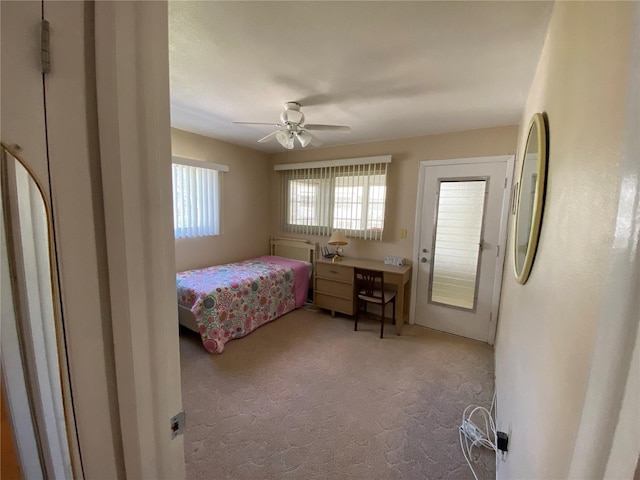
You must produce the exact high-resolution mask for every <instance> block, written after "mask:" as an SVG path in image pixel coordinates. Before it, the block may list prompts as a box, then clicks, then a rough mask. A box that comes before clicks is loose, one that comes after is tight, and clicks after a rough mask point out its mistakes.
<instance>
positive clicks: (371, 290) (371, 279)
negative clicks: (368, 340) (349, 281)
mask: <svg viewBox="0 0 640 480" xmlns="http://www.w3.org/2000/svg"><path fill="white" fill-rule="evenodd" d="M353 271H354V275H355V282H354V283H355V286H356V295H357V304H356V324H355V327H354V330H355V331H358V317H359V316H360V306H361V305H364V313H367V304H368V303H375V304H376V305H380V310H381V313H380V338H382V337H383V336H384V311H385V307H386V306H387V303H389V302H391V303H393V324H394V325H395V323H396V292H390V291H386V290H385V289H384V274H383V272H381V271H379V270H368V269H366V268H354V269H353Z"/></svg>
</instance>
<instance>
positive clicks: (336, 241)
mask: <svg viewBox="0 0 640 480" xmlns="http://www.w3.org/2000/svg"><path fill="white" fill-rule="evenodd" d="M328 243H329V245H348V244H349V240H347V237H345V236H344V233H342V232H341V231H340V230H334V232H333V234H332V235H331V238H330V239H329V242H328Z"/></svg>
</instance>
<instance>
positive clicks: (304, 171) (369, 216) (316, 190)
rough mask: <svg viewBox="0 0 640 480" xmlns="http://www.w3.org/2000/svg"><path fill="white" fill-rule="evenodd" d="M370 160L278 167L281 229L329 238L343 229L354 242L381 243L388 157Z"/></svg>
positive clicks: (389, 159)
mask: <svg viewBox="0 0 640 480" xmlns="http://www.w3.org/2000/svg"><path fill="white" fill-rule="evenodd" d="M374 159H375V160H377V161H373V162H371V161H368V162H367V161H362V160H361V159H354V161H344V160H343V161H336V162H335V163H334V162H318V163H309V164H295V166H294V168H289V169H285V168H283V167H286V165H278V166H276V169H277V170H281V174H282V178H281V186H282V192H281V218H282V219H283V229H284V230H285V231H289V232H295V233H301V234H314V235H327V236H328V235H331V233H332V232H333V231H334V230H342V231H343V232H344V233H345V235H347V236H349V237H352V238H361V239H365V240H378V241H379V240H382V233H383V230H384V214H385V200H386V191H387V164H388V163H389V162H390V161H391V158H390V157H374ZM278 167H280V168H278Z"/></svg>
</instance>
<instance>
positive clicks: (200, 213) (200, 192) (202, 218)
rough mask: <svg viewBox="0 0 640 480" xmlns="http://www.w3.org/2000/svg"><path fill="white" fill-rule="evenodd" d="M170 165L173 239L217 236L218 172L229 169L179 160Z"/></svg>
mask: <svg viewBox="0 0 640 480" xmlns="http://www.w3.org/2000/svg"><path fill="white" fill-rule="evenodd" d="M172 162H173V163H172V178H173V229H174V234H175V238H190V237H203V236H208V235H219V234H220V187H221V172H228V171H229V167H228V166H226V165H219V164H215V163H208V162H203V161H199V160H191V159H188V158H180V157H173V159H172Z"/></svg>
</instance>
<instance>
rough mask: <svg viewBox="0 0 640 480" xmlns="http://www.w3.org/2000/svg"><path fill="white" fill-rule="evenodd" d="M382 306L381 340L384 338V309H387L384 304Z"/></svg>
mask: <svg viewBox="0 0 640 480" xmlns="http://www.w3.org/2000/svg"><path fill="white" fill-rule="evenodd" d="M380 306H381V307H382V313H381V314H380V338H382V337H384V307H386V305H385V303H384V302H383V303H382V305H380Z"/></svg>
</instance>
